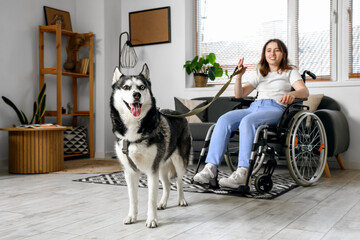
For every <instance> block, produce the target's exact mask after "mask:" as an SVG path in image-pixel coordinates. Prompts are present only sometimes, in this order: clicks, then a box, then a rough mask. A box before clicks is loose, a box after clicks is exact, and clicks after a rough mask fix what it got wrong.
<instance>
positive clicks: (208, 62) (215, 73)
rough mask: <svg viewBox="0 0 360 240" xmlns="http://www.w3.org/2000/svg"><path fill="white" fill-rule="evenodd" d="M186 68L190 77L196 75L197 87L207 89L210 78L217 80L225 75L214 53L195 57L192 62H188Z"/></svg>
mask: <svg viewBox="0 0 360 240" xmlns="http://www.w3.org/2000/svg"><path fill="white" fill-rule="evenodd" d="M184 68H185V69H186V72H187V74H188V75H190V74H191V73H194V80H195V87H206V84H207V81H208V78H210V80H215V78H216V77H221V76H222V75H223V69H222V68H221V67H220V64H219V63H217V62H216V56H215V54H214V53H209V54H208V55H206V56H200V57H199V56H195V57H194V59H193V60H192V61H190V60H189V61H186V62H185V64H184Z"/></svg>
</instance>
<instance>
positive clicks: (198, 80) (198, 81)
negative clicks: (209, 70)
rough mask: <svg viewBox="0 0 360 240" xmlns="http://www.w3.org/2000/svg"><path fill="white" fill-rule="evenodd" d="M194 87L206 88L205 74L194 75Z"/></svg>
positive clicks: (206, 79) (206, 78)
mask: <svg viewBox="0 0 360 240" xmlns="http://www.w3.org/2000/svg"><path fill="white" fill-rule="evenodd" d="M194 80H195V87H206V86H207V81H208V76H207V75H206V74H201V73H200V74H194Z"/></svg>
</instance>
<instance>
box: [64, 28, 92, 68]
mask: <svg viewBox="0 0 360 240" xmlns="http://www.w3.org/2000/svg"><path fill="white" fill-rule="evenodd" d="M86 44H87V43H86V38H85V36H84V35H83V34H76V35H75V36H71V37H69V40H68V42H67V45H66V54H67V58H66V61H65V63H64V65H63V67H64V69H65V70H66V71H69V72H73V71H75V72H76V70H75V67H76V56H77V55H78V52H79V50H80V48H81V47H84V46H85V45H86Z"/></svg>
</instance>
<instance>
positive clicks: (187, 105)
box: [174, 97, 207, 123]
mask: <svg viewBox="0 0 360 240" xmlns="http://www.w3.org/2000/svg"><path fill="white" fill-rule="evenodd" d="M174 101H175V109H176V111H178V112H179V113H182V114H183V113H187V112H189V111H191V110H193V109H195V108H199V107H203V106H205V105H206V104H207V101H206V100H188V99H182V98H177V97H175V98H174ZM186 119H187V120H188V122H189V123H201V122H205V121H206V120H207V119H206V112H205V111H203V112H201V113H199V114H196V115H193V116H190V117H186Z"/></svg>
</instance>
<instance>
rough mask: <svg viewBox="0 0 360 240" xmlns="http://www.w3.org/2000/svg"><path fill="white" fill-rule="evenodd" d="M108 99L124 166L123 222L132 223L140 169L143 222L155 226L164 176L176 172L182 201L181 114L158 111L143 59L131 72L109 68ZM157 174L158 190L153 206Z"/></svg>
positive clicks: (186, 154) (185, 138)
mask: <svg viewBox="0 0 360 240" xmlns="http://www.w3.org/2000/svg"><path fill="white" fill-rule="evenodd" d="M112 89H113V90H112V95H111V99H110V108H111V119H112V124H113V132H114V134H115V136H116V143H115V150H116V154H117V157H118V159H119V160H120V162H121V164H122V165H123V167H124V171H125V179H126V182H127V185H128V194H129V201H130V206H129V214H128V216H127V217H126V218H125V219H124V224H131V223H134V222H136V217H137V213H138V208H137V204H138V198H137V190H138V184H139V177H140V172H143V173H145V174H146V175H147V181H148V189H149V196H148V212H147V220H146V226H147V227H149V228H154V227H157V225H158V220H157V212H156V211H157V210H156V208H157V209H165V207H166V205H167V200H168V198H169V193H170V178H174V177H177V189H178V203H179V205H180V206H187V202H186V201H185V198H184V193H183V187H182V177H183V175H184V173H185V169H186V167H187V165H188V163H189V158H190V151H191V137H190V132H189V128H188V124H187V121H186V119H185V118H173V117H168V116H166V115H164V113H172V114H174V112H173V111H170V110H166V111H161V112H160V111H159V110H158V109H157V107H156V104H155V98H154V97H153V94H152V92H151V83H150V78H149V69H148V67H147V65H146V64H145V65H144V66H143V69H142V71H141V73H140V74H139V75H137V76H126V75H123V74H122V73H121V72H120V71H119V69H118V68H116V69H115V71H114V76H113V82H112ZM159 177H160V180H161V183H162V186H163V194H162V197H161V200H160V202H159V204H158V205H157V206H156V202H157V195H158V187H159Z"/></svg>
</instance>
